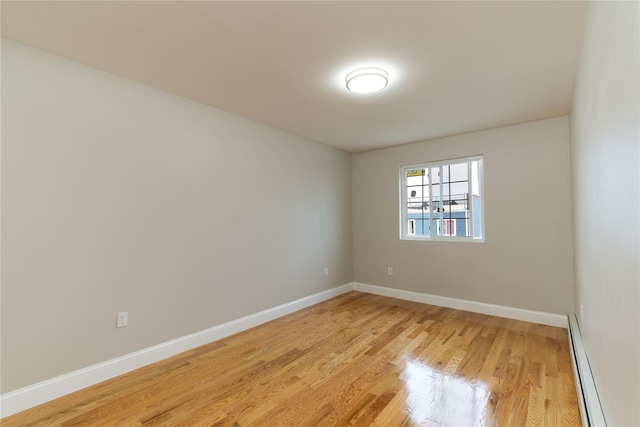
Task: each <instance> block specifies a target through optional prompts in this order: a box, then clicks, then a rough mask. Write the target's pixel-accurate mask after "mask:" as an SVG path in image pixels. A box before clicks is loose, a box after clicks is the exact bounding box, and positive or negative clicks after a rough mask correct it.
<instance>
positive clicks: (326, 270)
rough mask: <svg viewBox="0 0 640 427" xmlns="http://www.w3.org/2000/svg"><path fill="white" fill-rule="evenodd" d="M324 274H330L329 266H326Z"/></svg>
mask: <svg viewBox="0 0 640 427" xmlns="http://www.w3.org/2000/svg"><path fill="white" fill-rule="evenodd" d="M324 275H325V276H328V275H329V267H325V268H324Z"/></svg>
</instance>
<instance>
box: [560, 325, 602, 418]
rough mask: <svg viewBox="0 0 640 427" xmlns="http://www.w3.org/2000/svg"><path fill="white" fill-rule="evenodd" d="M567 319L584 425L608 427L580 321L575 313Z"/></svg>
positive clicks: (574, 374)
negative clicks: (581, 331)
mask: <svg viewBox="0 0 640 427" xmlns="http://www.w3.org/2000/svg"><path fill="white" fill-rule="evenodd" d="M567 317H568V319H569V340H570V343H569V344H570V346H569V347H570V349H571V361H572V362H573V363H572V365H573V376H574V378H575V380H576V390H577V391H578V403H579V404H580V415H581V417H582V425H583V426H585V427H606V426H607V422H606V420H605V418H604V412H603V411H602V405H601V404H600V398H599V397H598V390H597V389H596V382H595V379H594V378H593V374H592V373H591V365H589V359H588V358H587V352H586V350H585V348H584V343H583V342H582V334H581V333H580V327H579V325H578V319H577V318H576V315H575V313H569V315H568V316H567Z"/></svg>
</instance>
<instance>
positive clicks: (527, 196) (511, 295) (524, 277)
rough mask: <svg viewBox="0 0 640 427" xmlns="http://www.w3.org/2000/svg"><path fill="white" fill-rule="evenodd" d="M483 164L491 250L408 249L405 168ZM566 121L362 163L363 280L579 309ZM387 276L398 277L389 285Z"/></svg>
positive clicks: (394, 152) (486, 246)
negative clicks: (403, 229) (402, 230)
mask: <svg viewBox="0 0 640 427" xmlns="http://www.w3.org/2000/svg"><path fill="white" fill-rule="evenodd" d="M476 154H482V155H484V192H485V209H484V213H485V218H486V219H485V235H486V241H485V242H484V243H475V242H473V243H449V242H430V241H427V242H425V241H407V240H400V239H399V237H398V236H399V231H398V227H399V224H398V221H399V208H398V203H399V193H398V192H399V183H398V180H399V178H398V168H399V167H400V166H401V165H406V164H412V163H419V162H427V161H434V160H441V159H450V158H456V157H466V156H471V155H476ZM569 176H570V172H569V124H568V118H567V117H560V118H555V119H550V120H544V121H538V122H532V123H526V124H521V125H517V126H509V127H503V128H499V129H493V130H487V131H482V132H474V133H469V134H464V135H458V136H452V137H448V138H442V139H437V140H432V141H427V142H421V143H416V144H410V145H404V146H400V147H393V148H388V149H384V150H377V151H370V152H366V153H361V154H356V155H354V157H353V200H354V202H353V233H354V240H353V244H354V280H355V281H356V282H362V283H367V284H373V285H380V286H388V287H392V288H398V289H403V290H409V291H416V292H425V293H429V294H434V295H439V296H447V297H453V298H461V299H466V300H472V301H479V302H486V303H492V304H499V305H505V306H511V307H517V308H524V309H531V310H539V311H545V312H550V313H562V314H564V313H566V312H568V311H571V310H572V309H573V271H572V262H573V261H572V243H571V240H572V237H571V227H572V225H571V193H570V180H569ZM387 266H392V267H393V268H394V275H393V276H388V275H387Z"/></svg>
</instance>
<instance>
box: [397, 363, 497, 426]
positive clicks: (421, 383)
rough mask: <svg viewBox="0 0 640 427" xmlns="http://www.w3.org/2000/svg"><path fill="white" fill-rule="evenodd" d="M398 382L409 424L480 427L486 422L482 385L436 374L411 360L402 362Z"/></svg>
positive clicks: (485, 392) (485, 390)
mask: <svg viewBox="0 0 640 427" xmlns="http://www.w3.org/2000/svg"><path fill="white" fill-rule="evenodd" d="M401 379H402V380H403V381H404V383H405V391H406V393H407V399H406V409H407V411H408V414H409V417H410V418H411V421H412V422H413V423H414V424H415V425H421V426H433V425H438V426H480V425H484V424H485V423H486V421H487V413H486V405H487V401H488V400H489V397H490V392H489V390H488V386H487V385H486V384H484V383H471V382H469V381H467V380H466V379H465V378H464V377H461V376H456V375H453V374H448V373H447V372H446V368H445V370H444V371H442V370H441V371H438V370H435V369H433V368H432V367H431V366H429V365H427V364H425V363H423V362H420V361H415V360H409V361H407V362H406V365H405V367H404V370H403V373H402V377H401Z"/></svg>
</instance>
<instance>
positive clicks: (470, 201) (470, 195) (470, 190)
mask: <svg viewBox="0 0 640 427" xmlns="http://www.w3.org/2000/svg"><path fill="white" fill-rule="evenodd" d="M467 176H468V177H469V182H468V183H467V184H468V185H467V212H466V213H465V215H467V216H468V217H469V237H471V238H472V239H473V236H474V235H475V234H474V231H473V227H474V224H473V174H472V173H471V160H469V161H468V162H467Z"/></svg>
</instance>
